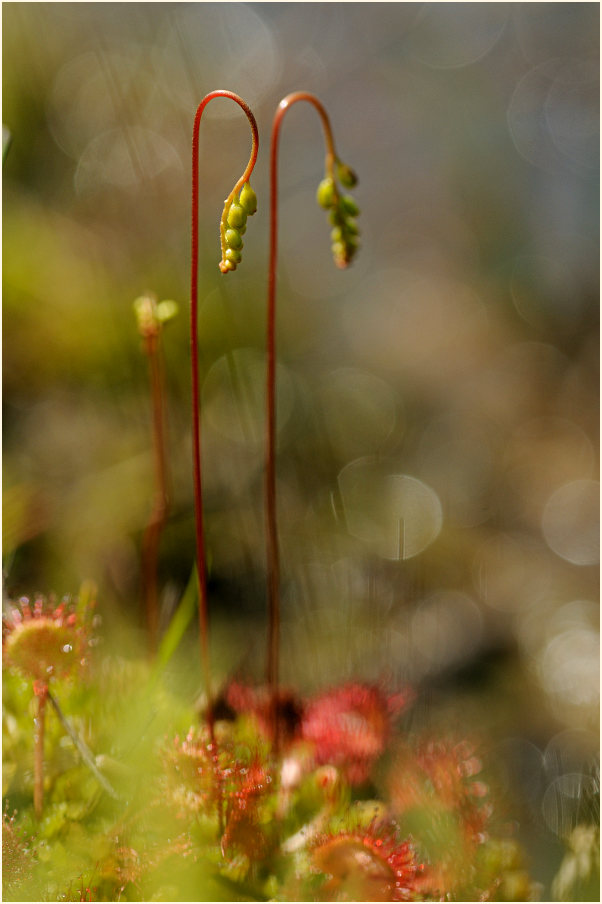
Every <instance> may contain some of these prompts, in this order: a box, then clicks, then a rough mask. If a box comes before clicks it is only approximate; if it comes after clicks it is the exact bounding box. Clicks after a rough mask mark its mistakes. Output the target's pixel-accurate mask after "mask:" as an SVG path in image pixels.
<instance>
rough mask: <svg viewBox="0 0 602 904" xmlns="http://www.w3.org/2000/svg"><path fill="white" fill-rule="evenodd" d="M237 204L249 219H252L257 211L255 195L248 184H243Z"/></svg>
mask: <svg viewBox="0 0 602 904" xmlns="http://www.w3.org/2000/svg"><path fill="white" fill-rule="evenodd" d="M238 203H239V204H240V206H241V207H242V208H243V209H244V210H245V212H246V213H247V215H248V216H250V217H252V216H253V214H254V213H255V211H256V210H257V195H256V194H255V192H254V191H253V189H252V188H251V186H250V185H249V183H248V182H245V184H244V185H243V187H242V189H241V192H240V198H239V202H238Z"/></svg>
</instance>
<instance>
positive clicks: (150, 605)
mask: <svg viewBox="0 0 602 904" xmlns="http://www.w3.org/2000/svg"><path fill="white" fill-rule="evenodd" d="M134 311H135V313H136V319H137V321H138V332H139V333H140V335H141V336H142V340H143V343H144V351H145V353H146V355H147V357H148V366H149V377H150V389H151V401H152V409H153V427H152V435H153V453H154V460H155V498H154V501H153V507H152V511H151V514H150V517H149V520H148V524H147V526H146V529H145V531H144V537H143V539H142V593H143V598H144V604H145V608H146V625H147V630H148V644H149V652H150V655H151V656H154V654H155V653H156V652H157V644H158V638H159V599H158V590H157V563H158V557H159V541H160V539H161V534H162V532H163V528H164V527H165V522H166V521H167V515H168V512H169V504H170V503H169V485H168V484H169V481H168V468H167V455H166V424H165V390H164V376H163V356H162V353H161V333H162V331H163V325H164V323H166V322H167V321H168V320H171V319H172V318H173V317H174V316H175V314H176V313H177V305H176V303H175V302H174V301H161V302H160V303H159V304H157V302H156V300H155V298H154V297H153V296H152V295H143V296H141V297H140V298H137V299H136V301H135V302H134Z"/></svg>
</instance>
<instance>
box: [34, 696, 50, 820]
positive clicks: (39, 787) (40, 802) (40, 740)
mask: <svg viewBox="0 0 602 904" xmlns="http://www.w3.org/2000/svg"><path fill="white" fill-rule="evenodd" d="M34 693H35V696H36V699H37V701H38V711H37V713H36V716H35V721H34V755H33V776H34V779H33V809H34V813H35V815H36V819H41V818H42V811H43V809H44V737H45V734H46V701H47V700H48V685H47V684H43V683H41V682H36V685H35V687H34Z"/></svg>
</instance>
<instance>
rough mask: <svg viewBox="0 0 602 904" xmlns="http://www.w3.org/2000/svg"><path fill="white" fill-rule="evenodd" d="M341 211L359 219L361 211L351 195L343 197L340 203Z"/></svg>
mask: <svg viewBox="0 0 602 904" xmlns="http://www.w3.org/2000/svg"><path fill="white" fill-rule="evenodd" d="M340 206H341V210H343V211H344V212H345V213H347V214H349V215H350V216H352V217H357V216H358V214H359V212H360V209H359V207H358V206H357V204H356V203H355V200H354V198H352V197H351V195H343V197H342V198H341V202H340Z"/></svg>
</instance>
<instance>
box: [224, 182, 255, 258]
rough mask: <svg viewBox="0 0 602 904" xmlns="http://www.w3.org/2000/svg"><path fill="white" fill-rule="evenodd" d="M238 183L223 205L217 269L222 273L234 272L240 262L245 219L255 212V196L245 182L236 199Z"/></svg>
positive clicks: (245, 227) (245, 224)
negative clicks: (219, 258)
mask: <svg viewBox="0 0 602 904" xmlns="http://www.w3.org/2000/svg"><path fill="white" fill-rule="evenodd" d="M237 189H238V183H237V185H236V187H235V188H234V189H233V191H232V192H231V193H230V194H229V195H228V197H227V198H226V201H225V203H224V211H223V213H222V219H221V222H220V227H219V229H220V241H221V246H222V259H221V261H220V264H219V268H220V270H221V271H222V273H228V272H229V271H230V270H236V267H237V266H238V264H240V262H241V260H242V248H243V240H242V237H243V235H244V234H245V232H246V231H247V217H252V216H253V214H254V213H256V212H257V195H256V194H255V192H254V191H253V189H252V188H251V186H250V185H249V183H248V182H245V183H244V185H243V187H242V188H241V189H240V195H239V196H238V197H237Z"/></svg>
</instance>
